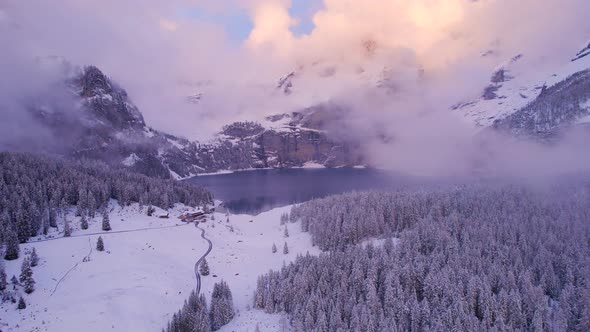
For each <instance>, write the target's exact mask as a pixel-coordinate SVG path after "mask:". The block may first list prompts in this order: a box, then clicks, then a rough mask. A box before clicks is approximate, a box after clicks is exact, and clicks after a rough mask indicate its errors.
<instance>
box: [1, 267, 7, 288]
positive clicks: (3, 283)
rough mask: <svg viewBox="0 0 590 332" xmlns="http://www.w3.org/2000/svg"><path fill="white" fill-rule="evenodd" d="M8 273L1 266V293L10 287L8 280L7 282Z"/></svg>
mask: <svg viewBox="0 0 590 332" xmlns="http://www.w3.org/2000/svg"><path fill="white" fill-rule="evenodd" d="M6 278H7V277H6V271H5V270H4V266H0V291H3V290H5V289H6V287H7V286H8V280H6Z"/></svg>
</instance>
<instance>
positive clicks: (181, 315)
mask: <svg viewBox="0 0 590 332" xmlns="http://www.w3.org/2000/svg"><path fill="white" fill-rule="evenodd" d="M189 331H190V332H210V331H211V323H210V322H209V314H208V311H207V300H206V299H205V295H202V294H201V295H198V294H197V293H196V292H195V291H192V292H191V294H190V295H189V297H188V300H187V301H185V302H184V306H183V307H182V309H181V310H179V311H178V312H177V313H175V314H174V315H172V319H171V320H170V322H169V323H168V326H167V327H166V332H189Z"/></svg>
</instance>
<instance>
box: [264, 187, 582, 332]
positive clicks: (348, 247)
mask: <svg viewBox="0 0 590 332" xmlns="http://www.w3.org/2000/svg"><path fill="white" fill-rule="evenodd" d="M589 189H590V187H589V186H588V185H587V184H585V183H578V184H576V185H571V186H570V185H560V186H552V187H551V188H547V189H544V190H531V189H526V188H523V187H518V186H494V187H484V186H465V187H457V188H453V189H446V190H444V189H437V190H432V191H428V190H425V191H416V192H409V193H375V192H373V193H351V194H344V195H338V196H333V197H329V198H325V199H319V200H314V201H311V202H307V203H303V204H301V205H299V206H298V207H296V208H294V209H293V210H292V213H291V216H290V218H291V220H292V221H296V220H301V221H302V227H303V230H304V231H308V232H310V234H311V236H312V238H313V241H314V243H315V245H317V246H319V247H320V248H321V249H323V250H330V251H329V252H326V253H324V254H322V255H320V256H319V257H315V256H310V255H307V256H300V257H298V258H297V260H296V261H295V262H294V263H292V264H289V265H287V266H285V267H283V268H282V269H281V270H280V271H271V272H269V273H268V274H266V275H263V276H261V277H259V280H258V287H257V291H256V295H255V306H256V307H257V308H260V309H263V310H265V311H266V312H268V313H278V312H286V313H288V314H289V315H290V317H291V323H292V326H293V327H294V330H295V331H363V332H374V331H375V332H376V331H580V332H581V331H590V204H589V202H590V191H589ZM370 238H381V239H385V240H384V241H382V245H375V246H374V245H372V244H365V245H355V244H359V243H361V242H362V241H363V240H367V239H370Z"/></svg>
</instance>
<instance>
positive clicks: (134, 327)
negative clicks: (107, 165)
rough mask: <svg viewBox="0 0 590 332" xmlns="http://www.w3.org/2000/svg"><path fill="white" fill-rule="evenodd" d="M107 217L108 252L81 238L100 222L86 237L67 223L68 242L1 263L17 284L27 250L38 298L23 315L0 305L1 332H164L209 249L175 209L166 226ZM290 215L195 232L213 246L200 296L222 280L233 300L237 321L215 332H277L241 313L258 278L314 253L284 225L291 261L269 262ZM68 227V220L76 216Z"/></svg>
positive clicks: (128, 215) (116, 210) (220, 219)
mask: <svg viewBox="0 0 590 332" xmlns="http://www.w3.org/2000/svg"><path fill="white" fill-rule="evenodd" d="M111 209H112V210H111V212H110V220H111V226H112V228H113V230H112V231H111V232H110V234H103V235H102V237H103V239H104V243H105V248H106V251H104V252H98V251H96V250H95V246H96V239H97V238H98V235H89V236H85V235H86V234H92V233H96V232H101V231H100V225H101V221H100V218H99V217H97V218H95V219H94V220H92V221H91V222H90V229H88V230H86V231H82V230H79V229H78V227H77V225H75V224H74V223H73V224H72V226H74V232H73V235H72V237H70V238H63V237H62V236H63V235H62V234H60V233H59V232H55V233H53V234H50V237H51V236H53V237H54V239H50V240H48V241H47V240H46V241H42V242H33V243H27V244H24V245H22V246H21V257H20V259H18V260H16V261H7V262H5V263H4V264H5V267H6V270H7V274H8V276H9V278H10V277H11V276H12V275H16V276H17V277H18V275H19V273H20V265H21V262H22V258H23V257H24V255H23V253H24V252H26V251H29V250H31V248H33V247H34V248H36V250H37V252H38V253H39V256H40V258H41V260H40V264H39V265H38V266H37V267H34V268H33V277H34V278H35V280H36V282H37V284H36V290H35V292H33V293H32V294H30V295H25V296H24V297H25V300H26V302H27V308H26V309H25V310H21V311H19V310H16V305H15V304H12V303H10V302H6V303H4V304H1V305H0V312H1V313H2V314H0V329H1V330H2V331H78V330H84V331H105V330H109V331H159V330H161V328H162V327H163V326H165V324H166V322H167V321H168V319H169V318H170V317H171V314H172V313H174V312H175V311H177V310H178V309H179V308H180V307H181V306H182V303H183V302H184V300H185V299H186V298H187V297H188V294H189V292H190V291H191V290H193V289H194V287H195V275H194V263H195V261H196V259H197V258H198V257H199V256H200V255H202V254H203V253H204V252H205V250H206V248H207V243H206V242H205V241H204V240H203V239H202V238H201V237H200V231H199V230H198V229H197V228H195V227H194V224H184V223H182V222H180V220H178V219H177V216H178V215H179V214H180V213H181V211H182V210H183V209H184V208H183V207H182V206H177V207H175V208H174V209H172V210H171V211H170V219H160V218H157V217H148V216H147V215H146V214H145V213H144V212H143V211H141V212H140V211H139V208H138V206H137V205H136V204H135V205H132V206H130V207H126V208H124V209H121V208H120V207H118V206H117V205H116V204H114V203H113V204H111ZM288 209H289V207H285V208H280V209H276V210H272V211H269V212H267V213H264V214H261V215H259V216H256V217H252V216H246V215H235V216H230V222H229V223H227V222H226V217H225V215H224V214H221V213H217V214H216V215H215V217H216V221H215V222H214V223H215V226H213V224H212V223H213V222H212V221H209V222H207V223H206V224H201V225H202V226H203V227H204V228H205V229H206V235H207V236H208V237H209V238H210V239H211V240H212V241H213V251H212V252H211V254H210V256H209V257H208V261H209V265H210V268H211V272H212V274H211V275H210V276H208V277H203V278H202V290H203V292H204V293H205V294H206V295H207V298H208V300H209V299H210V295H211V291H212V289H213V284H214V283H215V282H216V281H219V280H221V279H222V278H223V279H224V280H226V281H227V282H228V283H229V285H230V287H231V289H232V291H233V296H234V304H235V308H236V311H237V316H236V318H235V319H234V321H232V322H231V323H230V324H229V325H228V326H227V327H224V329H222V331H237V330H239V331H248V330H250V331H254V327H255V325H256V323H257V322H260V329H261V331H276V330H277V329H278V328H277V326H278V324H279V322H280V318H281V317H280V316H278V315H274V316H270V315H266V314H264V313H263V312H260V311H258V310H249V309H248V308H249V307H250V306H251V305H252V302H253V292H254V289H255V287H256V279H257V277H258V275H260V274H262V273H264V272H266V271H268V270H269V269H271V268H272V269H277V268H280V266H281V265H282V264H283V263H284V262H289V261H291V260H293V259H294V258H295V257H296V255H297V254H298V253H305V252H306V251H307V250H308V249H309V250H310V251H312V252H316V251H315V250H314V249H315V248H311V240H310V238H309V237H308V235H307V234H302V233H301V232H300V230H299V229H300V228H299V227H298V225H296V224H290V225H289V232H290V233H291V236H290V237H289V238H288V239H286V240H287V242H288V243H289V249H290V254H288V255H283V254H282V253H281V251H280V250H279V253H276V254H272V253H271V246H272V243H273V242H276V244H277V247H279V248H280V249H282V245H283V241H284V240H285V239H283V237H282V236H283V231H282V229H281V228H280V227H279V217H280V214H281V213H282V212H284V211H286V210H288ZM160 213H162V211H158V212H157V213H156V215H157V214H160ZM69 219H70V220H75V218H74V217H73V215H70V217H69ZM250 220H252V221H253V222H249V221H250ZM230 226H231V227H233V232H231V231H230ZM60 228H63V227H60ZM118 231H129V232H123V233H115V232H118ZM38 240H41V239H38ZM85 257H89V261H85ZM213 274H215V275H217V277H213ZM11 287H12V286H11Z"/></svg>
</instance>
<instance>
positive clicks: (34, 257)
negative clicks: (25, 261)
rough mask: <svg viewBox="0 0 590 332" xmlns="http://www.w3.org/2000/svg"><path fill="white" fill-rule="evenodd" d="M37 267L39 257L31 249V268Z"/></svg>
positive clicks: (34, 250)
mask: <svg viewBox="0 0 590 332" xmlns="http://www.w3.org/2000/svg"><path fill="white" fill-rule="evenodd" d="M37 265H39V256H38V255H37V250H36V249H35V248H34V247H33V251H31V266H33V267H34V266H37Z"/></svg>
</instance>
